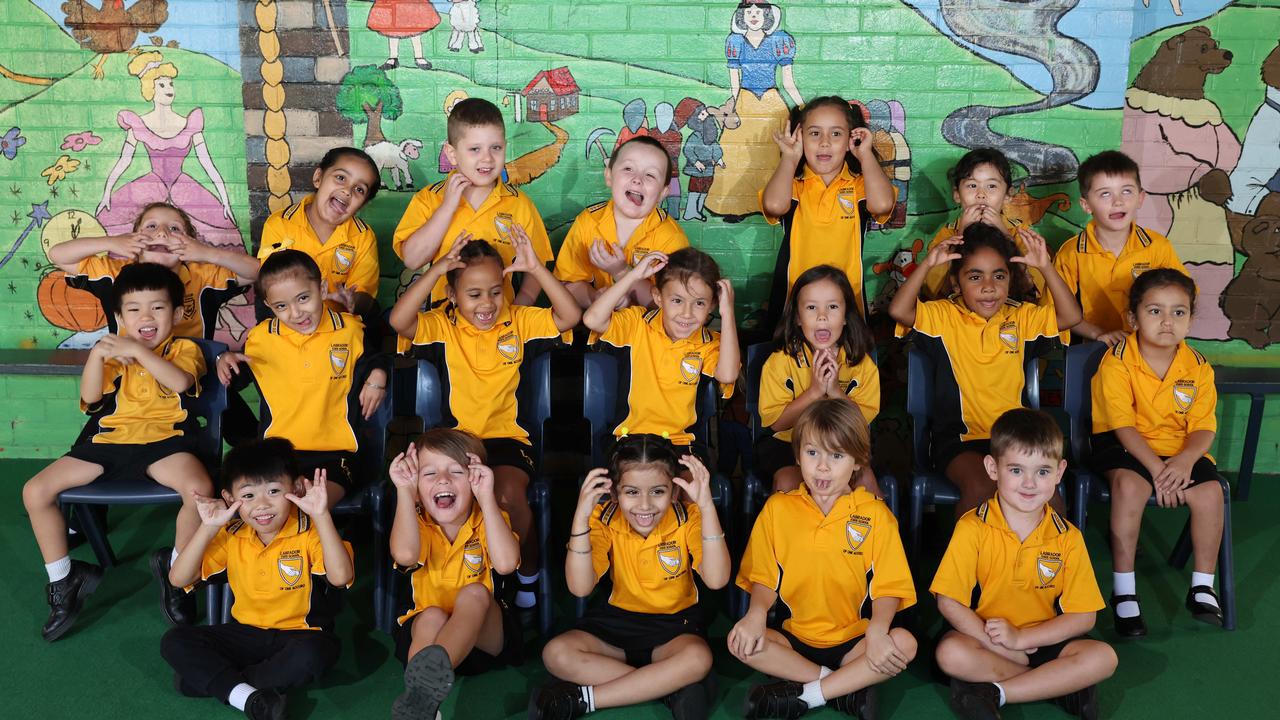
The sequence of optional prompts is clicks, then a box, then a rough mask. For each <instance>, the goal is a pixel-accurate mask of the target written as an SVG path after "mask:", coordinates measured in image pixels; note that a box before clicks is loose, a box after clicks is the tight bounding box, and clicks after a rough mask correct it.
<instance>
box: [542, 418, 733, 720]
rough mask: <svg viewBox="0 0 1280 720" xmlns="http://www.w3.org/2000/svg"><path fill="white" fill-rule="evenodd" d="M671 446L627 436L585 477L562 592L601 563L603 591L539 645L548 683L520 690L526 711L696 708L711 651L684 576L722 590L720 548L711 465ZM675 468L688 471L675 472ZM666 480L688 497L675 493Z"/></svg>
mask: <svg viewBox="0 0 1280 720" xmlns="http://www.w3.org/2000/svg"><path fill="white" fill-rule="evenodd" d="M677 452H678V450H677V448H675V447H674V446H672V445H671V443H670V442H669V441H667V440H665V439H663V438H660V437H658V436H656V435H628V436H627V437H624V438H622V439H621V440H619V441H618V444H617V446H616V447H615V448H614V450H613V454H612V456H611V457H610V460H609V467H608V469H605V468H596V469H595V470H592V471H591V472H590V473H588V474H587V479H586V481H584V482H583V484H582V489H581V491H580V492H579V494H578V506H577V509H576V510H575V511H574V515H573V523H572V525H571V526H570V530H569V548H568V549H569V553H568V555H567V556H566V557H565V579H566V580H567V581H568V584H569V591H570V592H572V593H573V594H574V595H576V596H577V597H587V596H589V595H590V594H591V592H592V590H594V589H595V587H596V584H597V583H598V582H599V581H600V578H601V577H602V576H603V575H604V574H605V572H606V571H610V572H611V576H612V579H613V592H612V594H611V595H610V596H609V602H608V603H606V604H605V605H603V606H600V607H595V608H592V609H590V610H588V611H587V614H586V615H585V616H583V617H582V619H580V620H579V621H578V625H577V627H576V628H575V629H573V630H570V631H568V632H566V633H564V634H562V635H559V636H557V637H555V638H554V639H552V640H551V641H550V642H548V643H547V645H546V647H545V648H544V649H543V651H542V659H543V662H545V663H546V666H547V670H548V671H550V673H551V674H552V675H553V676H554V677H556V678H558V680H555V681H553V682H551V683H550V684H548V685H546V686H544V687H542V688H539V689H538V690H536V691H535V692H534V693H533V694H532V695H530V697H529V718H530V720H569V719H570V718H576V717H580V716H582V715H585V714H587V713H589V712H594V711H596V710H602V709H604V708H609V707H622V706H626V705H635V704H638V703H642V702H648V701H650V700H657V699H659V698H661V699H662V701H663V702H664V703H665V704H666V705H667V706H668V707H669V708H670V709H671V713H672V715H673V716H674V717H675V718H676V720H686V719H687V720H696V719H701V718H706V717H708V715H709V712H710V709H711V701H712V699H713V697H714V693H713V692H712V691H711V690H710V682H711V675H710V673H711V648H709V647H708V646H707V636H706V626H705V624H704V618H703V615H702V612H701V610H700V608H699V607H698V589H697V586H696V585H694V582H693V573H694V571H697V573H698V575H699V576H700V577H701V578H702V581H703V582H704V583H706V585H707V587H708V588H710V589H712V590H716V589H719V588H722V587H724V586H725V584H726V583H728V582H729V574H730V559H729V550H728V547H727V544H726V543H725V535H724V530H722V529H721V527H720V519H719V518H718V517H717V516H716V508H715V504H714V503H713V502H712V500H711V473H709V472H707V469H706V467H705V466H703V464H702V463H701V462H699V461H698V459H697V458H696V457H695V456H693V455H683V456H678V455H677ZM681 466H683V467H684V469H685V471H686V472H688V473H689V476H690V478H691V479H690V480H685V479H683V478H681V477H680V473H681V470H680V468H681ZM676 486H679V487H680V489H682V490H683V491H684V495H685V497H687V498H689V502H688V503H686V502H685V501H683V500H679V499H677V498H676V495H675V489H676ZM602 502H603V504H601V503H602Z"/></svg>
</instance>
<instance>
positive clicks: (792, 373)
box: [760, 346, 880, 442]
mask: <svg viewBox="0 0 1280 720" xmlns="http://www.w3.org/2000/svg"><path fill="white" fill-rule="evenodd" d="M836 362H837V363H838V364H839V369H838V370H837V374H836V384H837V385H839V386H840V389H841V390H843V391H844V394H845V395H847V396H849V399H850V400H853V401H854V402H855V403H857V404H858V409H859V410H861V411H862V417H864V418H866V421H867V422H868V423H870V422H871V421H872V420H874V419H875V417H876V415H878V414H880V370H879V368H877V367H876V364H875V363H874V362H872V361H871V356H870V355H863V356H862V360H861V361H860V362H858V363H857V364H856V365H850V364H849V362H848V358H846V357H845V354H844V351H843V350H841V351H840V356H839V357H838V358H837V359H836ZM812 384H813V351H812V350H810V349H809V348H808V347H807V346H806V347H805V348H804V354H803V356H802V357H798V358H793V357H791V356H790V355H788V354H787V352H786V351H785V350H776V351H774V353H773V354H772V355H770V356H769V359H768V360H765V361H764V369H763V371H762V372H761V373H760V423H761V424H762V425H764V426H765V427H769V426H771V425H773V424H774V423H775V422H777V421H778V418H779V417H781V416H782V413H783V412H784V411H785V410H786V409H787V406H788V405H790V404H791V403H792V402H794V401H795V399H796V398H798V397H800V396H801V395H803V394H804V393H805V391H807V390H808V389H809V386H810V385H812ZM773 436H774V437H775V438H777V439H779V440H781V441H783V442H791V430H780V431H778V432H776V433H774V434H773Z"/></svg>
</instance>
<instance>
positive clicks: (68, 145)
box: [62, 130, 102, 152]
mask: <svg viewBox="0 0 1280 720" xmlns="http://www.w3.org/2000/svg"><path fill="white" fill-rule="evenodd" d="M100 142H102V138H100V137H98V136H97V135H94V134H93V131H92V130H85V131H84V132H78V133H72V134H70V135H68V136H66V137H64V138H62V149H63V150H70V151H71V152H80V151H81V150H84V149H85V148H87V147H89V146H91V145H97V144H98V143H100Z"/></svg>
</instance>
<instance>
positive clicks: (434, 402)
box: [413, 360, 444, 430]
mask: <svg viewBox="0 0 1280 720" xmlns="http://www.w3.org/2000/svg"><path fill="white" fill-rule="evenodd" d="M413 411H414V414H415V415H417V416H418V417H420V418H422V429H423V430H430V429H431V428H434V427H440V426H441V425H443V424H444V388H442V387H441V386H440V371H439V370H437V369H436V366H435V365H434V364H432V363H431V361H429V360H419V361H418V387H417V390H416V392H414V395H413Z"/></svg>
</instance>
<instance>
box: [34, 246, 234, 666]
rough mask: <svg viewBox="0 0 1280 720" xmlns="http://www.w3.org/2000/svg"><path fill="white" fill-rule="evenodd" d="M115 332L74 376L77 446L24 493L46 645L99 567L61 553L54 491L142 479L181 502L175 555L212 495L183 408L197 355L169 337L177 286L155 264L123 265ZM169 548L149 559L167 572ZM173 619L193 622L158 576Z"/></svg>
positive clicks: (63, 531) (92, 584)
mask: <svg viewBox="0 0 1280 720" xmlns="http://www.w3.org/2000/svg"><path fill="white" fill-rule="evenodd" d="M112 291H113V293H114V297H113V299H112V301H111V306H112V307H114V308H115V309H116V310H115V320H116V325H117V326H118V327H119V334H118V335H117V334H114V333H109V334H107V335H104V336H103V337H102V338H101V339H99V340H98V342H97V344H96V345H94V346H93V350H91V351H90V352H89V359H88V360H87V361H86V363H85V366H84V372H83V373H82V374H81V375H80V409H81V410H83V411H84V412H85V413H87V414H88V415H89V422H88V423H87V424H86V425H85V426H84V430H83V431H82V432H81V433H80V437H79V439H77V440H76V443H75V444H74V445H72V446H71V449H70V450H68V451H67V454H66V455H64V456H62V457H60V458H58V459H57V460H55V461H53V463H51V464H50V465H49V466H48V467H46V468H45V469H43V470H41V471H40V472H39V473H37V474H36V476H35V477H33V478H31V479H30V480H28V481H27V484H26V485H25V486H23V488H22V502H23V504H24V505H25V506H26V510H27V515H28V517H29V518H30V520H31V531H32V532H33V533H34V534H35V536H36V544H37V545H38V546H39V547H40V555H41V557H43V558H44V563H45V570H46V572H48V574H49V586H48V598H49V618H48V620H46V621H45V623H44V627H42V628H41V630H40V634H41V636H43V637H44V639H45V640H48V641H49V642H53V641H54V640H57V639H58V638H60V637H62V636H63V635H65V634H66V633H67V631H68V630H70V629H71V625H72V623H74V622H75V619H76V616H77V615H79V613H80V609H81V607H82V606H83V605H84V599H85V597H86V596H88V595H89V594H90V593H92V592H93V591H94V590H95V589H96V588H97V586H98V583H99V582H100V581H101V580H102V568H101V567H99V566H97V565H93V564H90V563H86V562H82V561H80V560H72V559H71V558H70V556H69V555H68V554H67V523H66V518H64V517H63V514H62V509H61V508H60V507H59V506H58V493H60V492H62V491H63V490H69V489H71V488H76V487H81V486H83V485H88V484H89V483H91V482H93V481H94V480H96V479H97V478H99V477H101V476H103V475H108V476H109V475H124V476H131V475H141V474H143V473H145V474H146V475H147V476H148V477H150V478H152V479H153V480H155V481H156V482H158V483H160V484H161V485H164V486H165V487H168V488H172V489H173V490H176V491H177V492H178V493H180V494H181V495H182V509H181V510H179V511H178V518H177V524H176V529H175V531H174V540H173V544H174V547H175V548H178V549H179V550H180V549H182V548H183V547H184V546H185V545H186V544H187V542H188V541H189V540H190V538H191V534H192V533H194V532H195V530H196V526H197V524H198V523H199V516H198V515H197V513H196V504H195V496H196V493H207V492H209V491H210V482H209V474H208V473H207V472H206V471H205V468H204V465H203V464H202V463H201V462H200V460H199V459H198V458H197V457H196V456H195V455H194V454H193V452H194V450H195V445H194V442H193V435H194V433H195V432H196V430H197V427H196V420H195V417H194V416H193V415H192V414H191V412H190V409H189V407H190V404H191V403H192V401H193V400H194V399H195V397H196V395H197V394H198V393H199V392H200V387H199V381H200V378H201V377H202V376H203V375H204V374H205V361H204V355H202V354H201V352H200V347H199V346H198V345H196V344H195V343H193V342H191V341H190V340H184V339H182V338H175V337H173V336H172V331H173V327H174V325H175V324H176V323H177V321H178V318H180V317H182V304H181V303H182V293H183V287H182V282H181V281H180V280H179V279H178V276H177V275H175V274H174V273H173V272H171V271H170V270H169V269H168V268H165V267H163V266H161V265H158V264H156V263H133V264H130V265H126V266H124V268H122V269H121V270H120V275H119V276H118V277H117V278H116V281H115V284H114V286H113V288H112ZM176 554H177V552H176V551H170V550H167V549H166V550H161V551H157V553H156V556H155V557H153V563H154V562H156V560H161V561H163V563H164V565H165V566H166V567H167V566H168V563H169V561H170V560H171V559H172V557H173V556H175V555H176ZM161 580H162V582H161V585H162V589H163V591H164V602H163V605H162V607H163V609H164V611H165V614H166V616H167V617H168V618H169V621H170V622H173V623H180V622H181V623H189V622H194V621H195V618H194V617H192V611H193V610H194V608H192V607H191V606H190V605H189V604H186V603H184V602H183V600H182V595H183V593H182V592H181V591H180V590H177V589H175V588H173V587H172V586H170V585H169V584H168V583H167V582H164V581H163V578H162V579H161Z"/></svg>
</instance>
